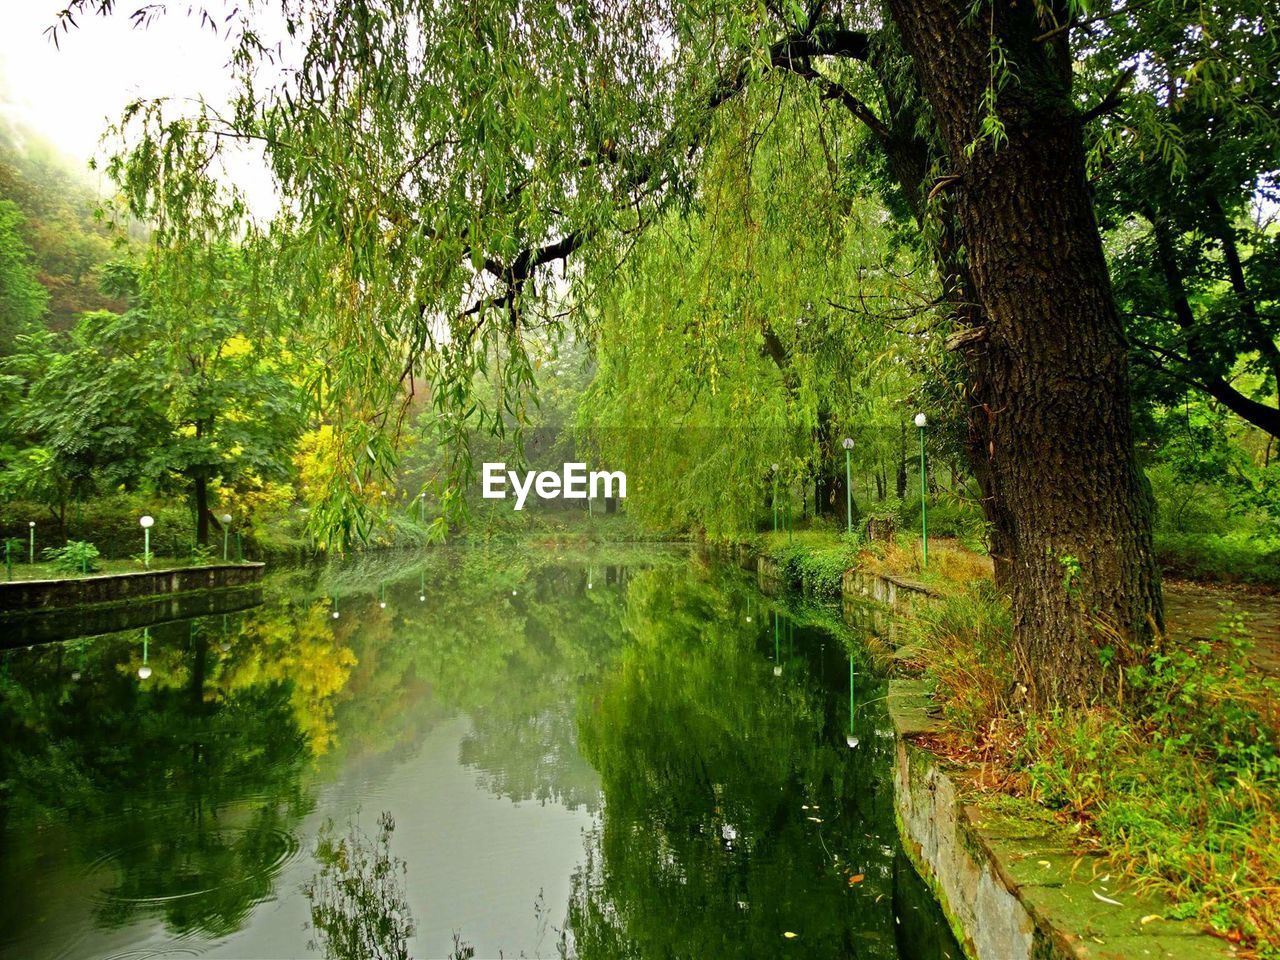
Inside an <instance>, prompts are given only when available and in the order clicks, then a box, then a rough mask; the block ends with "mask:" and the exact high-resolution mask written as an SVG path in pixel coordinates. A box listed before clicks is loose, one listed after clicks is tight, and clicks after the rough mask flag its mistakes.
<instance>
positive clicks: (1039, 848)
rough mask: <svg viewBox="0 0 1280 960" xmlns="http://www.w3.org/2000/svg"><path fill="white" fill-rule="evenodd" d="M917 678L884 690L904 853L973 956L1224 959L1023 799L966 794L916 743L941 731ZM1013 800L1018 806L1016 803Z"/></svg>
mask: <svg viewBox="0 0 1280 960" xmlns="http://www.w3.org/2000/svg"><path fill="white" fill-rule="evenodd" d="M929 704H930V701H929V698H928V696H927V694H926V690H925V686H924V681H922V680H892V681H890V683H889V704H888V706H889V714H890V717H891V718H892V720H893V725H894V731H895V733H896V734H897V745H896V750H897V757H896V762H895V765H894V802H895V806H896V808H897V809H896V813H897V818H898V827H899V831H900V833H901V835H902V843H903V847H904V848H905V849H906V852H907V856H908V857H909V858H910V859H911V861H912V863H913V864H914V865H915V867H916V870H917V871H918V872H919V873H920V875H921V876H922V877H924V879H925V882H926V883H928V884H929V887H930V888H931V889H932V890H933V892H934V895H935V896H936V897H937V898H938V901H939V903H941V905H942V909H943V913H944V914H945V915H946V917H947V920H948V921H949V922H950V924H951V928H952V931H953V932H954V933H955V935H956V939H957V940H958V941H959V942H960V944H961V946H962V947H963V948H964V951H965V953H966V954H967V955H968V956H969V957H970V958H973V960H1122V958H1124V960H1129V958H1132V960H1225V958H1228V957H1233V956H1236V954H1235V953H1234V952H1233V951H1232V949H1231V947H1230V945H1229V944H1228V943H1226V942H1225V941H1223V940H1220V939H1218V938H1217V937H1213V936H1210V935H1209V934H1207V933H1204V932H1202V931H1201V930H1200V929H1198V928H1197V927H1196V925H1194V924H1192V923H1189V922H1186V921H1178V920H1171V919H1168V917H1169V916H1170V915H1171V912H1172V910H1171V905H1170V904H1169V903H1167V902H1165V901H1162V900H1159V899H1156V898H1153V897H1151V896H1144V895H1142V894H1141V893H1139V892H1138V891H1136V890H1134V889H1133V888H1132V887H1130V886H1129V885H1128V884H1127V883H1125V882H1124V881H1123V880H1122V879H1121V878H1120V877H1119V876H1117V875H1115V874H1116V871H1114V870H1113V869H1112V868H1110V867H1109V866H1108V865H1107V863H1106V861H1105V859H1104V858H1103V857H1101V856H1100V855H1097V854H1091V853H1081V852H1080V851H1079V849H1078V848H1077V845H1074V844H1073V843H1072V842H1071V836H1070V834H1069V832H1068V831H1067V830H1066V828H1064V827H1063V826H1061V825H1059V824H1057V823H1056V822H1055V821H1054V820H1053V819H1052V817H1051V816H1050V815H1049V813H1048V812H1047V811H1045V810H1043V809H1041V808H1039V807H1036V806H1035V805H1033V804H1032V803H1031V802H1030V801H1027V802H1026V803H1025V805H1024V806H1022V807H1021V808H1020V809H1017V810H1010V809H1008V808H1007V806H1002V805H1001V804H1000V802H999V801H998V800H996V799H994V798H992V797H990V796H989V795H987V794H983V793H982V792H981V791H977V790H973V789H969V790H966V789H965V788H964V780H963V777H962V774H961V773H958V772H955V771H952V770H949V769H948V768H947V767H946V766H945V765H944V762H943V761H942V760H940V759H939V758H938V756H937V755H936V754H934V753H933V752H932V751H930V750H928V749H926V748H924V747H922V746H918V745H916V744H915V743H914V742H913V738H916V737H920V736H928V735H929V734H931V733H936V732H937V729H938V722H937V721H936V720H934V719H933V718H931V717H930V714H929ZM1015 802H1016V801H1015Z"/></svg>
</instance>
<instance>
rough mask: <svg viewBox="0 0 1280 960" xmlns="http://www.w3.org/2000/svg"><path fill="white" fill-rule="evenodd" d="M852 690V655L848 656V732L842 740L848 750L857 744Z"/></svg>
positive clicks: (855, 709)
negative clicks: (854, 730) (854, 729)
mask: <svg viewBox="0 0 1280 960" xmlns="http://www.w3.org/2000/svg"><path fill="white" fill-rule="evenodd" d="M853 691H854V685H853V657H850V658H849V733H848V735H847V736H846V737H845V738H844V742H845V743H847V744H848V745H849V749H850V750H852V749H853V748H854V747H856V746H857V745H858V737H857V736H856V735H855V734H854V732H853V716H854V714H855V713H856V712H857V707H856V706H855V704H854V696H853Z"/></svg>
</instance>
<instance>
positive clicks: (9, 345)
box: [0, 200, 49, 356]
mask: <svg viewBox="0 0 1280 960" xmlns="http://www.w3.org/2000/svg"><path fill="white" fill-rule="evenodd" d="M23 220H24V218H23V216H22V212H21V211H20V210H19V209H18V207H17V205H16V204H14V203H13V202H12V201H10V200H0V356H4V355H5V354H6V353H9V352H10V351H11V350H12V349H13V343H14V338H15V337H16V336H17V335H18V334H20V333H24V332H26V331H27V329H28V328H29V327H30V326H31V325H32V324H34V323H35V322H36V321H37V320H39V319H40V318H41V317H42V316H43V315H44V311H45V307H46V305H47V304H48V302H49V294H48V291H46V290H45V288H44V287H42V286H41V285H40V282H39V281H38V280H37V279H36V272H35V269H34V267H33V266H32V264H31V248H30V247H29V246H28V245H27V243H26V241H25V240H24V239H23V237H22V234H21V232H20V227H21V226H22V223H23Z"/></svg>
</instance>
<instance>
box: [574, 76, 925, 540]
mask: <svg viewBox="0 0 1280 960" xmlns="http://www.w3.org/2000/svg"><path fill="white" fill-rule="evenodd" d="M782 111H785V112H787V113H788V114H790V115H793V116H795V117H796V118H797V119H796V120H795V121H794V122H792V123H789V124H778V123H770V122H769V119H770V117H771V116H774V115H776V114H778V113H780V112H782ZM863 136H864V133H863V130H862V129H861V128H860V127H858V126H856V125H854V124H852V123H850V122H849V121H848V119H847V118H846V117H844V116H842V115H841V114H839V113H834V112H828V111H824V110H823V109H822V101H821V99H820V97H819V96H818V95H817V94H816V93H815V91H812V90H809V89H805V88H799V89H795V88H791V87H789V86H788V85H785V84H779V83H778V82H777V81H776V79H775V80H774V81H773V82H767V81H765V82H761V83H760V84H759V85H758V87H756V88H755V89H753V90H752V91H749V92H748V93H747V94H745V95H744V97H742V98H741V99H740V100H738V101H736V102H735V103H734V104H733V105H732V106H728V107H726V108H725V109H724V110H723V111H722V112H721V115H720V116H719V117H718V118H717V121H716V124H715V125H714V128H713V130H712V131H711V132H710V134H709V137H708V144H707V147H706V151H705V154H706V158H705V161H704V166H703V169H702V170H701V173H700V177H699V182H698V187H697V190H696V192H695V194H694V196H693V198H692V201H691V204H690V206H689V208H688V209H686V210H681V211H678V212H676V211H673V212H671V213H669V214H668V215H667V216H666V217H664V219H663V220H662V221H661V222H660V223H658V224H655V225H654V227H653V228H652V229H651V230H650V231H648V233H646V235H645V236H644V237H643V238H641V240H640V241H639V242H638V243H637V244H636V248H635V249H634V250H633V251H632V252H631V255H630V256H629V258H628V260H627V262H626V263H625V264H624V265H623V267H622V269H621V270H619V271H618V273H617V274H616V276H615V279H614V281H613V282H612V283H611V284H610V285H609V286H608V288H607V289H605V290H603V291H601V295H600V297H599V299H598V302H599V304H600V306H599V313H600V319H599V322H598V324H597V325H596V326H595V327H594V328H593V331H594V333H595V336H596V340H597V342H598V347H597V354H598V358H599V365H598V369H597V371H596V376H595V379H594V381H593V383H592V386H591V389H590V391H589V392H588V394H587V395H586V397H585V398H584V402H583V403H582V404H581V406H580V419H581V420H582V422H583V425H584V426H586V427H588V428H589V433H590V434H591V435H592V436H593V437H594V438H595V439H596V441H597V442H598V444H599V447H600V452H601V454H602V456H603V457H604V459H605V460H606V461H607V462H609V463H611V464H614V465H616V466H618V467H620V468H623V469H625V470H626V471H627V475H628V477H630V478H633V480H632V484H633V486H632V489H631V490H630V491H629V494H630V496H629V503H630V509H631V511H632V512H633V513H637V514H638V515H639V516H640V517H641V518H642V519H645V520H648V521H650V522H652V523H653V524H655V525H657V526H679V525H684V526H700V527H703V528H705V529H706V530H707V531H708V532H709V533H710V534H712V535H714V536H726V535H732V534H741V533H747V532H750V531H752V530H755V529H758V527H759V525H760V522H761V519H762V518H763V517H766V516H767V515H768V513H769V512H770V510H771V504H772V503H773V502H774V500H775V496H776V498H777V500H778V501H779V502H780V503H782V504H784V505H785V506H784V507H783V509H786V510H790V511H795V510H799V509H805V510H813V511H814V512H817V513H820V514H838V515H839V517H840V518H841V521H842V522H843V519H844V516H845V507H846V497H845V490H844V484H845V469H844V453H843V449H842V447H841V445H840V444H841V441H842V439H843V438H844V437H846V436H847V437H849V438H851V439H853V440H854V450H855V455H856V461H855V462H856V463H857V464H858V465H859V466H860V467H861V466H862V465H863V464H864V463H867V462H870V457H874V456H878V455H879V453H880V448H881V447H882V445H883V441H884V434H885V433H886V432H894V433H896V426H890V423H891V422H892V417H893V414H894V412H895V411H896V412H897V417H898V419H902V418H903V417H904V416H905V412H906V411H907V410H908V409H910V408H909V406H908V401H910V400H911V399H912V394H913V393H914V392H916V390H917V388H918V379H919V372H920V370H921V369H923V368H924V362H925V359H926V354H927V351H928V350H929V348H931V347H936V346H938V341H937V340H936V339H933V340H931V339H930V338H928V337H927V336H926V335H925V331H926V330H927V329H928V326H929V324H930V323H936V321H937V316H936V311H935V310H934V306H933V305H934V302H935V300H936V294H937V291H936V283H935V282H934V281H933V276H932V273H931V270H930V269H929V265H928V262H927V260H925V261H924V262H923V263H922V262H921V258H920V251H919V250H918V249H913V248H911V247H909V246H904V245H902V244H900V243H898V242H897V238H896V237H895V234H894V233H893V231H892V230H891V228H890V226H889V225H888V223H887V212H886V210H885V208H884V205H883V204H882V203H881V202H880V201H879V199H878V198H877V196H876V195H875V194H874V193H872V192H869V191H868V189H867V188H866V184H865V182H863V183H860V182H859V180H858V179H857V178H855V177H853V176H852V175H851V174H850V172H849V170H848V168H847V165H846V159H845V158H847V157H848V155H849V154H850V153H851V152H854V151H856V150H858V149H861V148H862V147H861V144H860V141H861V140H862V138H863ZM775 465H776V467H775Z"/></svg>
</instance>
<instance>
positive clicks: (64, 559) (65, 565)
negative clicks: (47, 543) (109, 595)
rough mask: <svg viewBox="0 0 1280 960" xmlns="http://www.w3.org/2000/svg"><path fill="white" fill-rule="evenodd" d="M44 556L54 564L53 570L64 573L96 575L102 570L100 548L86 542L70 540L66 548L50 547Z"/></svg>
mask: <svg viewBox="0 0 1280 960" xmlns="http://www.w3.org/2000/svg"><path fill="white" fill-rule="evenodd" d="M42 555H43V556H44V558H45V559H46V560H48V561H49V562H50V563H51V564H53V569H55V570H58V571H60V572H62V573H95V572H96V571H98V570H99V569H101V568H100V566H99V565H98V548H97V547H95V546H94V545H93V544H92V543H88V542H86V541H84V540H68V541H67V544H66V546H63V547H48V548H46V549H45V550H44V551H43V554H42Z"/></svg>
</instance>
